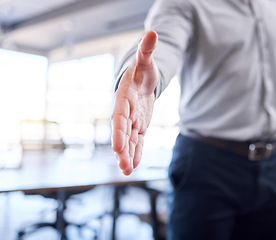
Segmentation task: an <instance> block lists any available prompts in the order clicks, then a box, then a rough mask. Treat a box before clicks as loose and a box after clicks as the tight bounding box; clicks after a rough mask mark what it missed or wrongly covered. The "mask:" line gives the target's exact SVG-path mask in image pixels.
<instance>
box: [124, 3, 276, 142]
mask: <svg viewBox="0 0 276 240" xmlns="http://www.w3.org/2000/svg"><path fill="white" fill-rule="evenodd" d="M275 25H276V1H274V0H157V1H156V2H155V3H154V5H153V7H152V9H151V10H150V12H149V15H148V17H147V19H146V21H145V30H146V31H147V30H155V31H156V32H157V33H158V35H159V41H158V45H157V48H156V50H155V52H154V59H155V61H156V63H157V66H158V69H159V73H160V79H159V83H158V86H157V88H156V95H157V97H158V96H159V95H160V94H161V92H162V91H163V90H164V89H165V88H166V87H167V86H168V84H169V82H170V80H171V79H172V78H173V76H175V75H176V74H180V85H181V96H180V104H179V114H180V122H179V127H180V132H181V133H182V134H185V133H187V131H195V132H197V133H199V134H201V135H203V136H209V137H217V138H223V139H230V140H239V141H246V140H256V139H270V138H275V137H276V30H275V29H276V28H275ZM136 48H137V43H135V44H134V45H133V47H132V48H131V49H130V51H129V52H128V53H127V54H126V56H125V57H124V60H123V61H122V66H121V67H120V69H121V71H124V70H125V68H126V66H127V65H128V61H129V59H130V58H131V57H132V55H133V54H134V52H135V50H136ZM119 75H120V74H119Z"/></svg>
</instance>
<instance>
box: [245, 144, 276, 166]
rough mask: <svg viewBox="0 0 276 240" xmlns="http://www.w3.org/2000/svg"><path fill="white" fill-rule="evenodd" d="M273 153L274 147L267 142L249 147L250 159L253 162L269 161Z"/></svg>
mask: <svg viewBox="0 0 276 240" xmlns="http://www.w3.org/2000/svg"><path fill="white" fill-rule="evenodd" d="M272 152H273V145H272V144H271V143H266V142H256V143H251V144H250V145H249V151H248V158H249V160H251V161H259V160H262V159H267V158H269V157H270V156H271V154H272Z"/></svg>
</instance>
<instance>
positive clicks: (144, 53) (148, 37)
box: [136, 31, 158, 65]
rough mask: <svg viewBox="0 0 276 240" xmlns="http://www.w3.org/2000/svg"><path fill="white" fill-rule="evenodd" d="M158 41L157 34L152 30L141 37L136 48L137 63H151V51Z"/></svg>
mask: <svg viewBox="0 0 276 240" xmlns="http://www.w3.org/2000/svg"><path fill="white" fill-rule="evenodd" d="M157 41H158V35H157V33H156V32H154V31H149V32H147V33H146V34H145V36H144V37H143V38H142V39H141V41H140V43H139V46H138V49H137V55H136V60H137V62H136V63H137V64H142V65H148V64H151V61H152V58H151V55H152V52H153V50H154V49H155V47H156V44H157Z"/></svg>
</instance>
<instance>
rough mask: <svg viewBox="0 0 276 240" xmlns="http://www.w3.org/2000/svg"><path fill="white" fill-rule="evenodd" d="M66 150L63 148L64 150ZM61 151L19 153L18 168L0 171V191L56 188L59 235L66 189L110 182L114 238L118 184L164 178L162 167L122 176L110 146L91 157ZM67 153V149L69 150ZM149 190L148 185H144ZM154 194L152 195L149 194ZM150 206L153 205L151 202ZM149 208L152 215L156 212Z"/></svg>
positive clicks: (53, 189)
mask: <svg viewBox="0 0 276 240" xmlns="http://www.w3.org/2000/svg"><path fill="white" fill-rule="evenodd" d="M66 151H67V152H66ZM68 151H70V150H65V152H53V151H51V152H49V151H38V152H32V154H29V155H28V153H26V154H25V155H24V156H23V162H22V166H21V168H19V169H5V170H1V171H0V179H1V181H0V192H2V193H3V192H13V191H24V193H26V194H37V193H41V194H43V193H44V192H56V193H57V194H58V200H59V201H60V203H61V204H62V207H60V208H59V211H58V213H57V220H58V230H59V231H60V232H61V239H66V236H65V234H64V232H65V231H64V230H65V229H64V228H65V222H64V218H63V212H64V210H65V201H66V196H65V194H66V192H70V191H73V192H74V191H86V190H89V189H92V188H94V187H96V186H100V185H111V186H114V187H115V191H114V212H113V232H112V239H115V225H116V218H117V215H118V208H119V191H120V187H124V186H127V185H136V186H142V187H144V186H145V183H148V182H152V181H160V180H166V179H167V171H166V169H163V168H143V167H141V168H137V169H136V170H135V171H134V172H133V174H131V175H130V176H124V175H123V174H122V173H121V171H120V170H119V167H118V166H116V165H117V160H116V158H115V155H114V154H113V153H112V152H111V151H110V150H104V151H95V152H94V154H93V156H92V157H83V156H81V152H79V154H78V152H75V156H74V157H72V154H71V155H70V154H68ZM69 153H70V152H69ZM146 190H149V191H151V190H150V189H146ZM152 196H153V197H154V195H152ZM152 207H155V205H154V202H153V204H152ZM152 210H153V213H152V214H153V216H154V214H156V213H155V212H154V211H155V209H152Z"/></svg>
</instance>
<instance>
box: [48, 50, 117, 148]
mask: <svg viewBox="0 0 276 240" xmlns="http://www.w3.org/2000/svg"><path fill="white" fill-rule="evenodd" d="M113 74H114V58H113V55H111V54H103V55H98V56H93V57H88V58H83V59H77V60H71V61H66V62H59V63H53V64H51V65H50V67H49V84H48V95H47V109H46V116H47V119H48V120H51V121H56V122H59V123H60V126H61V130H62V135H63V138H64V139H65V141H67V144H77V143H80V142H91V141H92V140H93V138H94V126H93V124H94V123H95V122H98V121H99V120H106V119H109V118H110V114H111V106H112V100H113V93H112V88H113ZM106 134H108V138H109V135H110V132H109V133H106Z"/></svg>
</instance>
